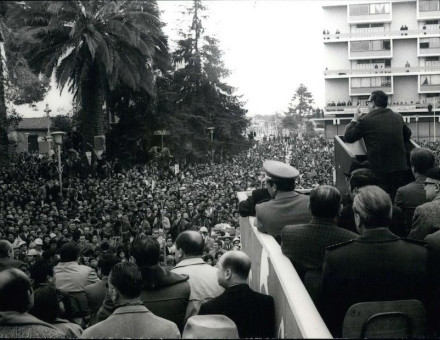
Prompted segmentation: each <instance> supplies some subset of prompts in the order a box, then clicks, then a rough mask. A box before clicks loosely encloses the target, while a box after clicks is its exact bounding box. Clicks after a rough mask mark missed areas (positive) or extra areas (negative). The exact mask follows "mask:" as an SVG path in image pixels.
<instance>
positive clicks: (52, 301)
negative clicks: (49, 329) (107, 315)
mask: <svg viewBox="0 0 440 340" xmlns="http://www.w3.org/2000/svg"><path fill="white" fill-rule="evenodd" d="M29 313H30V314H32V315H33V316H35V317H36V318H38V319H40V320H42V321H44V322H47V323H49V324H51V325H53V326H55V327H56V328H57V329H59V330H60V331H61V332H63V333H64V334H65V335H66V337H68V338H80V337H81V334H82V332H83V329H82V328H81V326H79V325H77V324H76V323H72V322H69V321H68V320H64V319H61V318H60V316H61V315H62V314H63V313H64V305H63V302H62V296H61V295H59V294H58V292H57V289H56V288H55V287H54V286H52V285H49V284H41V285H39V286H38V288H36V289H35V290H34V305H33V307H32V308H31V310H30V311H29Z"/></svg>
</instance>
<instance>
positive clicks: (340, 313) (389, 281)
mask: <svg viewBox="0 0 440 340" xmlns="http://www.w3.org/2000/svg"><path fill="white" fill-rule="evenodd" d="M427 281H428V250H427V249H426V247H425V243H424V242H420V241H415V240H406V239H400V238H399V237H398V236H396V235H394V234H393V233H391V232H390V231H389V230H388V229H387V228H376V229H367V230H366V231H365V232H364V234H363V235H361V236H359V237H358V238H357V239H354V240H352V241H349V242H346V243H342V244H340V245H335V246H332V247H329V248H327V252H326V254H325V257H324V265H323V272H322V283H321V288H322V290H321V304H320V312H321V315H322V316H323V318H324V321H325V322H326V324H327V326H328V327H329V330H330V331H331V332H332V334H333V336H335V337H336V336H340V335H341V331H342V323H343V320H344V316H345V314H346V312H347V310H348V308H349V307H350V306H352V305H353V304H355V303H357V302H367V301H388V300H406V299H417V300H420V301H422V302H425V293H426V287H427Z"/></svg>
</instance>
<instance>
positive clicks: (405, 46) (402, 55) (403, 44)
mask: <svg viewBox="0 0 440 340" xmlns="http://www.w3.org/2000/svg"><path fill="white" fill-rule="evenodd" d="M407 61H408V62H409V64H410V65H411V66H419V58H418V57H417V39H401V40H397V39H395V40H393V59H392V60H391V67H405V64H406V62H407Z"/></svg>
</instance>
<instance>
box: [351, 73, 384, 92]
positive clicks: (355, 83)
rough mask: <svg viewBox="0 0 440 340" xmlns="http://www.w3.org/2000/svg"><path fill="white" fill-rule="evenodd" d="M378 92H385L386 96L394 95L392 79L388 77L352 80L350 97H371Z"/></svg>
mask: <svg viewBox="0 0 440 340" xmlns="http://www.w3.org/2000/svg"><path fill="white" fill-rule="evenodd" d="M376 90H380V91H383V92H385V93H386V94H392V93H393V81H392V78H391V77H387V76H382V77H358V78H350V96H353V95H369V94H370V93H371V92H373V91H376Z"/></svg>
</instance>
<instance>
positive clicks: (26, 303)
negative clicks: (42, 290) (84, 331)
mask: <svg viewBox="0 0 440 340" xmlns="http://www.w3.org/2000/svg"><path fill="white" fill-rule="evenodd" d="M33 294H34V293H33V290H32V284H31V280H30V279H29V278H28V277H27V276H26V274H25V273H23V272H22V271H21V270H19V269H17V268H8V269H5V270H3V271H1V272H0V337H1V338H6V339H11V338H34V339H35V338H66V336H65V335H64V333H62V332H61V331H60V330H58V329H57V328H55V327H54V326H52V325H50V324H48V323H46V322H43V321H41V320H39V319H37V318H36V317H34V316H32V315H30V314H29V313H28V311H29V310H30V309H31V308H32V306H33V303H34V297H33Z"/></svg>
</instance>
